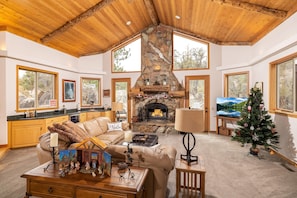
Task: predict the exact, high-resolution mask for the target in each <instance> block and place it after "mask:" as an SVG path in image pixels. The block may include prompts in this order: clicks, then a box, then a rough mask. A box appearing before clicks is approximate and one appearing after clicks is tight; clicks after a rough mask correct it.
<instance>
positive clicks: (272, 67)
mask: <svg viewBox="0 0 297 198" xmlns="http://www.w3.org/2000/svg"><path fill="white" fill-rule="evenodd" d="M296 58H297V52H296V53H293V54H290V55H288V56H285V57H283V58H280V59H278V60H275V61H273V62H270V63H269V74H270V76H269V85H270V86H269V92H270V95H269V113H274V114H283V115H287V116H289V117H294V118H297V110H295V109H296V108H297V107H296V106H297V102H296V99H297V96H296V95H295V99H294V100H293V101H294V107H293V111H290V110H286V109H278V108H277V97H278V95H277V91H278V88H277V86H278V82H277V79H278V76H277V65H278V64H281V63H284V62H286V61H289V60H291V59H296ZM296 78H297V75H296V71H295V74H294V83H295V84H294V90H296V86H297V82H296V80H295V79H296ZM295 92H296V91H295ZM295 94H296V93H295Z"/></svg>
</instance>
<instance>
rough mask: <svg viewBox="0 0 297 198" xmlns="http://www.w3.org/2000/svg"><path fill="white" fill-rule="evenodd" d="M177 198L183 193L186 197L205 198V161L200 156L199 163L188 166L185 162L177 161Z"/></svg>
mask: <svg viewBox="0 0 297 198" xmlns="http://www.w3.org/2000/svg"><path fill="white" fill-rule="evenodd" d="M175 169H176V198H178V197H179V194H180V193H182V194H183V195H186V197H198V194H200V197H201V198H204V197H205V173H206V170H205V168H204V164H203V160H202V158H201V156H198V163H192V164H191V165H188V164H187V162H186V161H184V160H180V159H178V160H176V162H175Z"/></svg>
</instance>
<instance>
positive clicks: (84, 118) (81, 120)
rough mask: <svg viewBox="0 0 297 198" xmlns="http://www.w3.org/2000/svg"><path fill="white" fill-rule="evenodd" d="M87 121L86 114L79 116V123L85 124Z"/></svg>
mask: <svg viewBox="0 0 297 198" xmlns="http://www.w3.org/2000/svg"><path fill="white" fill-rule="evenodd" d="M86 120H87V113H80V114H79V122H85V121H86Z"/></svg>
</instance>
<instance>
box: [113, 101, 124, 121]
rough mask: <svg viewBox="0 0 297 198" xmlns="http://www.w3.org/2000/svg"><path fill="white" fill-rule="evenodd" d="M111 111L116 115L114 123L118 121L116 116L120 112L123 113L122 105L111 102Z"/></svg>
mask: <svg viewBox="0 0 297 198" xmlns="http://www.w3.org/2000/svg"><path fill="white" fill-rule="evenodd" d="M111 110H112V111H115V113H116V121H119V117H118V114H119V112H120V111H123V103H121V102H112V104H111Z"/></svg>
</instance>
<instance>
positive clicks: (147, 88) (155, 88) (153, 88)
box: [140, 85, 170, 92]
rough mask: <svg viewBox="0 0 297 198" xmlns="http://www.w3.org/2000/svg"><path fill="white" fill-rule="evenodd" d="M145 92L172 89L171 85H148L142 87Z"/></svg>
mask: <svg viewBox="0 0 297 198" xmlns="http://www.w3.org/2000/svg"><path fill="white" fill-rule="evenodd" d="M140 90H141V91H143V92H162V91H164V92H168V91H169V90H170V86H169V85H147V86H142V87H140Z"/></svg>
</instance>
